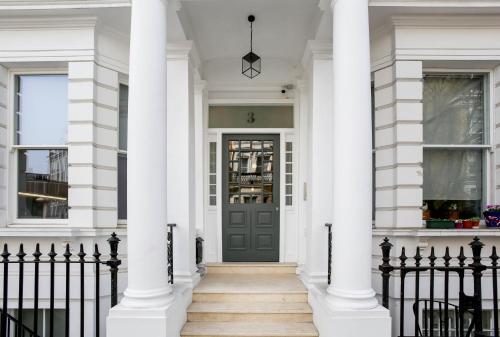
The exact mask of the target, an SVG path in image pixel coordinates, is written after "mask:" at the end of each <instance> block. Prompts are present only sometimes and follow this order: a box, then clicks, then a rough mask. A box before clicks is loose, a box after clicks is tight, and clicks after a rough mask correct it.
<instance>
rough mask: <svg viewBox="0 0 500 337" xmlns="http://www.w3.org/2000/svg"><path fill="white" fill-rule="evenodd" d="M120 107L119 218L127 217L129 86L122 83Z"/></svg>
mask: <svg viewBox="0 0 500 337" xmlns="http://www.w3.org/2000/svg"><path fill="white" fill-rule="evenodd" d="M119 96H120V97H119V100H120V102H119V107H118V116H119V120H118V191H117V192H118V219H120V220H124V219H127V139H128V86H126V85H124V84H120V92H119Z"/></svg>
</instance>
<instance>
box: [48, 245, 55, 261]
mask: <svg viewBox="0 0 500 337" xmlns="http://www.w3.org/2000/svg"><path fill="white" fill-rule="evenodd" d="M47 255H48V256H49V258H50V261H55V260H56V259H55V258H56V256H57V253H56V250H55V248H54V244H51V245H50V252H49V254H47Z"/></svg>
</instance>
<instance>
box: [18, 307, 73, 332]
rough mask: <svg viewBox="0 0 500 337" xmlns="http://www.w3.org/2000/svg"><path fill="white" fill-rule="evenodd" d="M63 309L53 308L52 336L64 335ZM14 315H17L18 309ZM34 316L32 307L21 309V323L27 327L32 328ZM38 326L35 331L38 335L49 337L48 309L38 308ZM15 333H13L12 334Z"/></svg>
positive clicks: (64, 320)
mask: <svg viewBox="0 0 500 337" xmlns="http://www.w3.org/2000/svg"><path fill="white" fill-rule="evenodd" d="M65 313H66V310H65V309H54V331H53V334H52V336H53V337H63V336H64V335H65V331H64V330H65V327H66V319H65ZM14 316H15V317H16V318H17V317H19V310H15V312H14ZM34 318H35V310H33V309H23V325H24V326H25V327H27V328H28V329H31V330H33V328H34V326H33V321H34ZM37 318H38V328H37V330H38V331H36V332H37V336H39V337H49V336H51V334H50V312H49V310H48V309H38V310H37ZM15 335H16V334H15V333H13V334H12V336H15Z"/></svg>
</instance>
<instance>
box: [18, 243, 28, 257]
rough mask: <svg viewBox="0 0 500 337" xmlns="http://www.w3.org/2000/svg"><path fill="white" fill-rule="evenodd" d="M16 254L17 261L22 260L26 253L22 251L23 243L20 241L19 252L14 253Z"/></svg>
mask: <svg viewBox="0 0 500 337" xmlns="http://www.w3.org/2000/svg"><path fill="white" fill-rule="evenodd" d="M16 256H17V258H18V259H19V261H24V257H25V256H26V253H25V252H24V245H23V244H22V243H21V244H20V245H19V252H18V253H17V254H16Z"/></svg>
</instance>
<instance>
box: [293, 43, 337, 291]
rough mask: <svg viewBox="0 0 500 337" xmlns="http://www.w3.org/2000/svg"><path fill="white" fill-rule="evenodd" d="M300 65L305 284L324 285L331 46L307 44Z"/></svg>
mask: <svg viewBox="0 0 500 337" xmlns="http://www.w3.org/2000/svg"><path fill="white" fill-rule="evenodd" d="M303 64H304V66H305V67H306V69H307V74H308V88H304V90H307V91H308V92H309V100H308V102H307V103H308V108H307V110H308V114H307V115H306V118H307V120H305V121H304V122H305V123H306V124H305V125H307V126H308V134H309V139H308V141H307V142H306V143H307V144H308V146H307V151H304V154H306V155H307V156H308V158H307V160H306V159H304V160H301V162H304V163H307V167H305V169H307V171H308V172H309V181H308V182H307V184H306V186H305V187H303V188H305V191H304V190H303V191H302V192H303V193H305V197H306V209H307V219H308V221H307V224H308V225H307V227H306V242H307V245H306V251H307V253H306V264H305V266H304V272H305V280H306V281H307V282H309V283H311V282H312V283H315V282H326V277H327V268H328V266H327V263H326V262H327V261H328V260H325V256H326V255H325V253H327V252H328V241H327V236H326V235H325V234H326V233H327V229H326V227H325V223H330V222H331V221H332V212H331V205H332V202H333V192H332V191H333V185H332V183H333V182H332V175H331V168H332V165H333V164H334V163H333V158H332V157H333V156H332V152H331V144H332V132H331V131H332V126H333V124H332V107H333V100H332V95H331V93H332V44H331V42H329V41H316V40H313V41H308V43H307V46H306V52H305V54H304V58H303Z"/></svg>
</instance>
